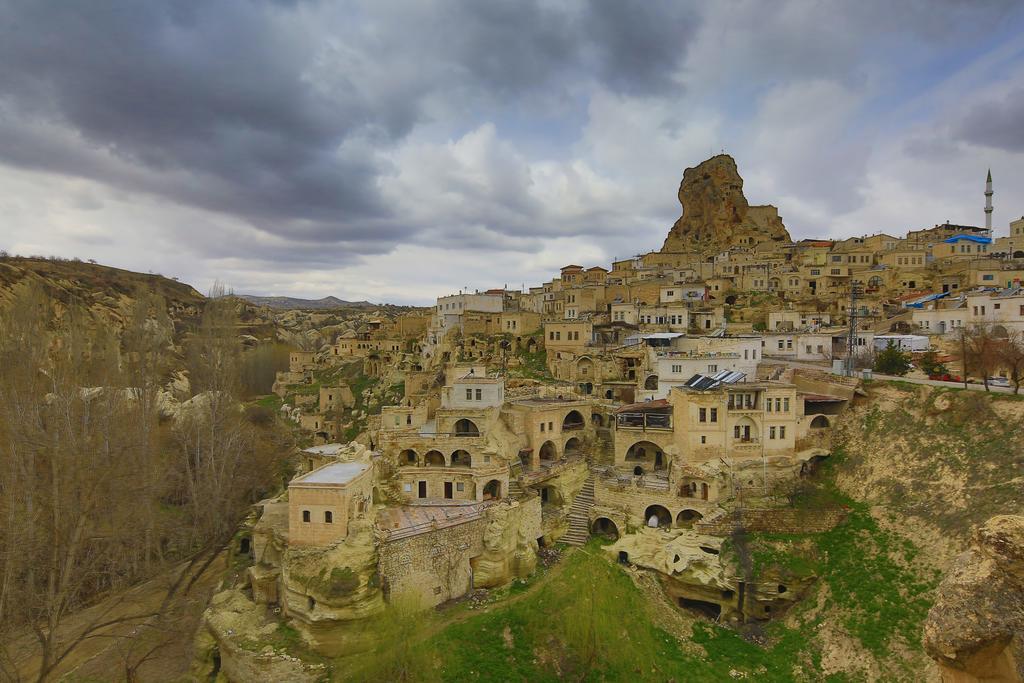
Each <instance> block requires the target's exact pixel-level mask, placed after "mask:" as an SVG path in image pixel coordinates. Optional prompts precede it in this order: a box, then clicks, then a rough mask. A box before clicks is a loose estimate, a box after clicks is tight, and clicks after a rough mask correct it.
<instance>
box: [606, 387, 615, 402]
mask: <svg viewBox="0 0 1024 683" xmlns="http://www.w3.org/2000/svg"><path fill="white" fill-rule="evenodd" d="M604 397H605V399H607V400H609V401H611V400H612V399H613V398H614V397H615V394H614V393H613V392H612V390H611V389H606V390H605V392H604Z"/></svg>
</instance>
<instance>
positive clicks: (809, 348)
mask: <svg viewBox="0 0 1024 683" xmlns="http://www.w3.org/2000/svg"><path fill="white" fill-rule="evenodd" d="M806 348H807V353H810V352H811V345H810V344H807V347H806Z"/></svg>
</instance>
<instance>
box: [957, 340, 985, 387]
mask: <svg viewBox="0 0 1024 683" xmlns="http://www.w3.org/2000/svg"><path fill="white" fill-rule="evenodd" d="M960 364H961V365H962V366H963V371H964V389H966V388H967V328H966V327H964V326H963V325H961V326H960ZM985 376H986V377H988V375H985Z"/></svg>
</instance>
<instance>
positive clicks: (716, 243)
mask: <svg viewBox="0 0 1024 683" xmlns="http://www.w3.org/2000/svg"><path fill="white" fill-rule="evenodd" d="M679 203H680V204H682V206H683V215H682V216H680V217H679V220H677V221H676V222H675V225H673V226H672V229H671V230H670V231H669V233H668V237H666V238H665V244H664V245H663V246H662V247H661V251H663V252H694V251H695V252H700V253H717V252H719V251H724V250H725V249H728V248H729V247H732V246H737V245H741V246H754V245H755V244H758V243H760V242H765V241H778V242H788V241H790V236H789V232H788V231H787V230H786V226H785V225H783V224H782V219H781V218H779V211H778V209H776V208H775V207H774V206H750V205H749V204H747V198H746V197H744V196H743V178H741V177H740V174H739V171H738V170H737V168H736V161H735V160H734V159H733V158H732V157H731V156H729V155H728V154H719V155H718V156H714V157H711V158H710V159H708V160H707V161H704V162H703V163H701V164H699V165H698V166H695V167H693V168H688V169H686V171H684V172H683V182H682V183H680V185H679Z"/></svg>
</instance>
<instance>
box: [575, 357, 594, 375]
mask: <svg viewBox="0 0 1024 683" xmlns="http://www.w3.org/2000/svg"><path fill="white" fill-rule="evenodd" d="M576 377H577V379H580V380H584V381H587V380H590V379H592V378H593V377H594V361H592V360H590V359H589V358H587V357H583V358H580V359H579V360H578V361H576Z"/></svg>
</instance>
